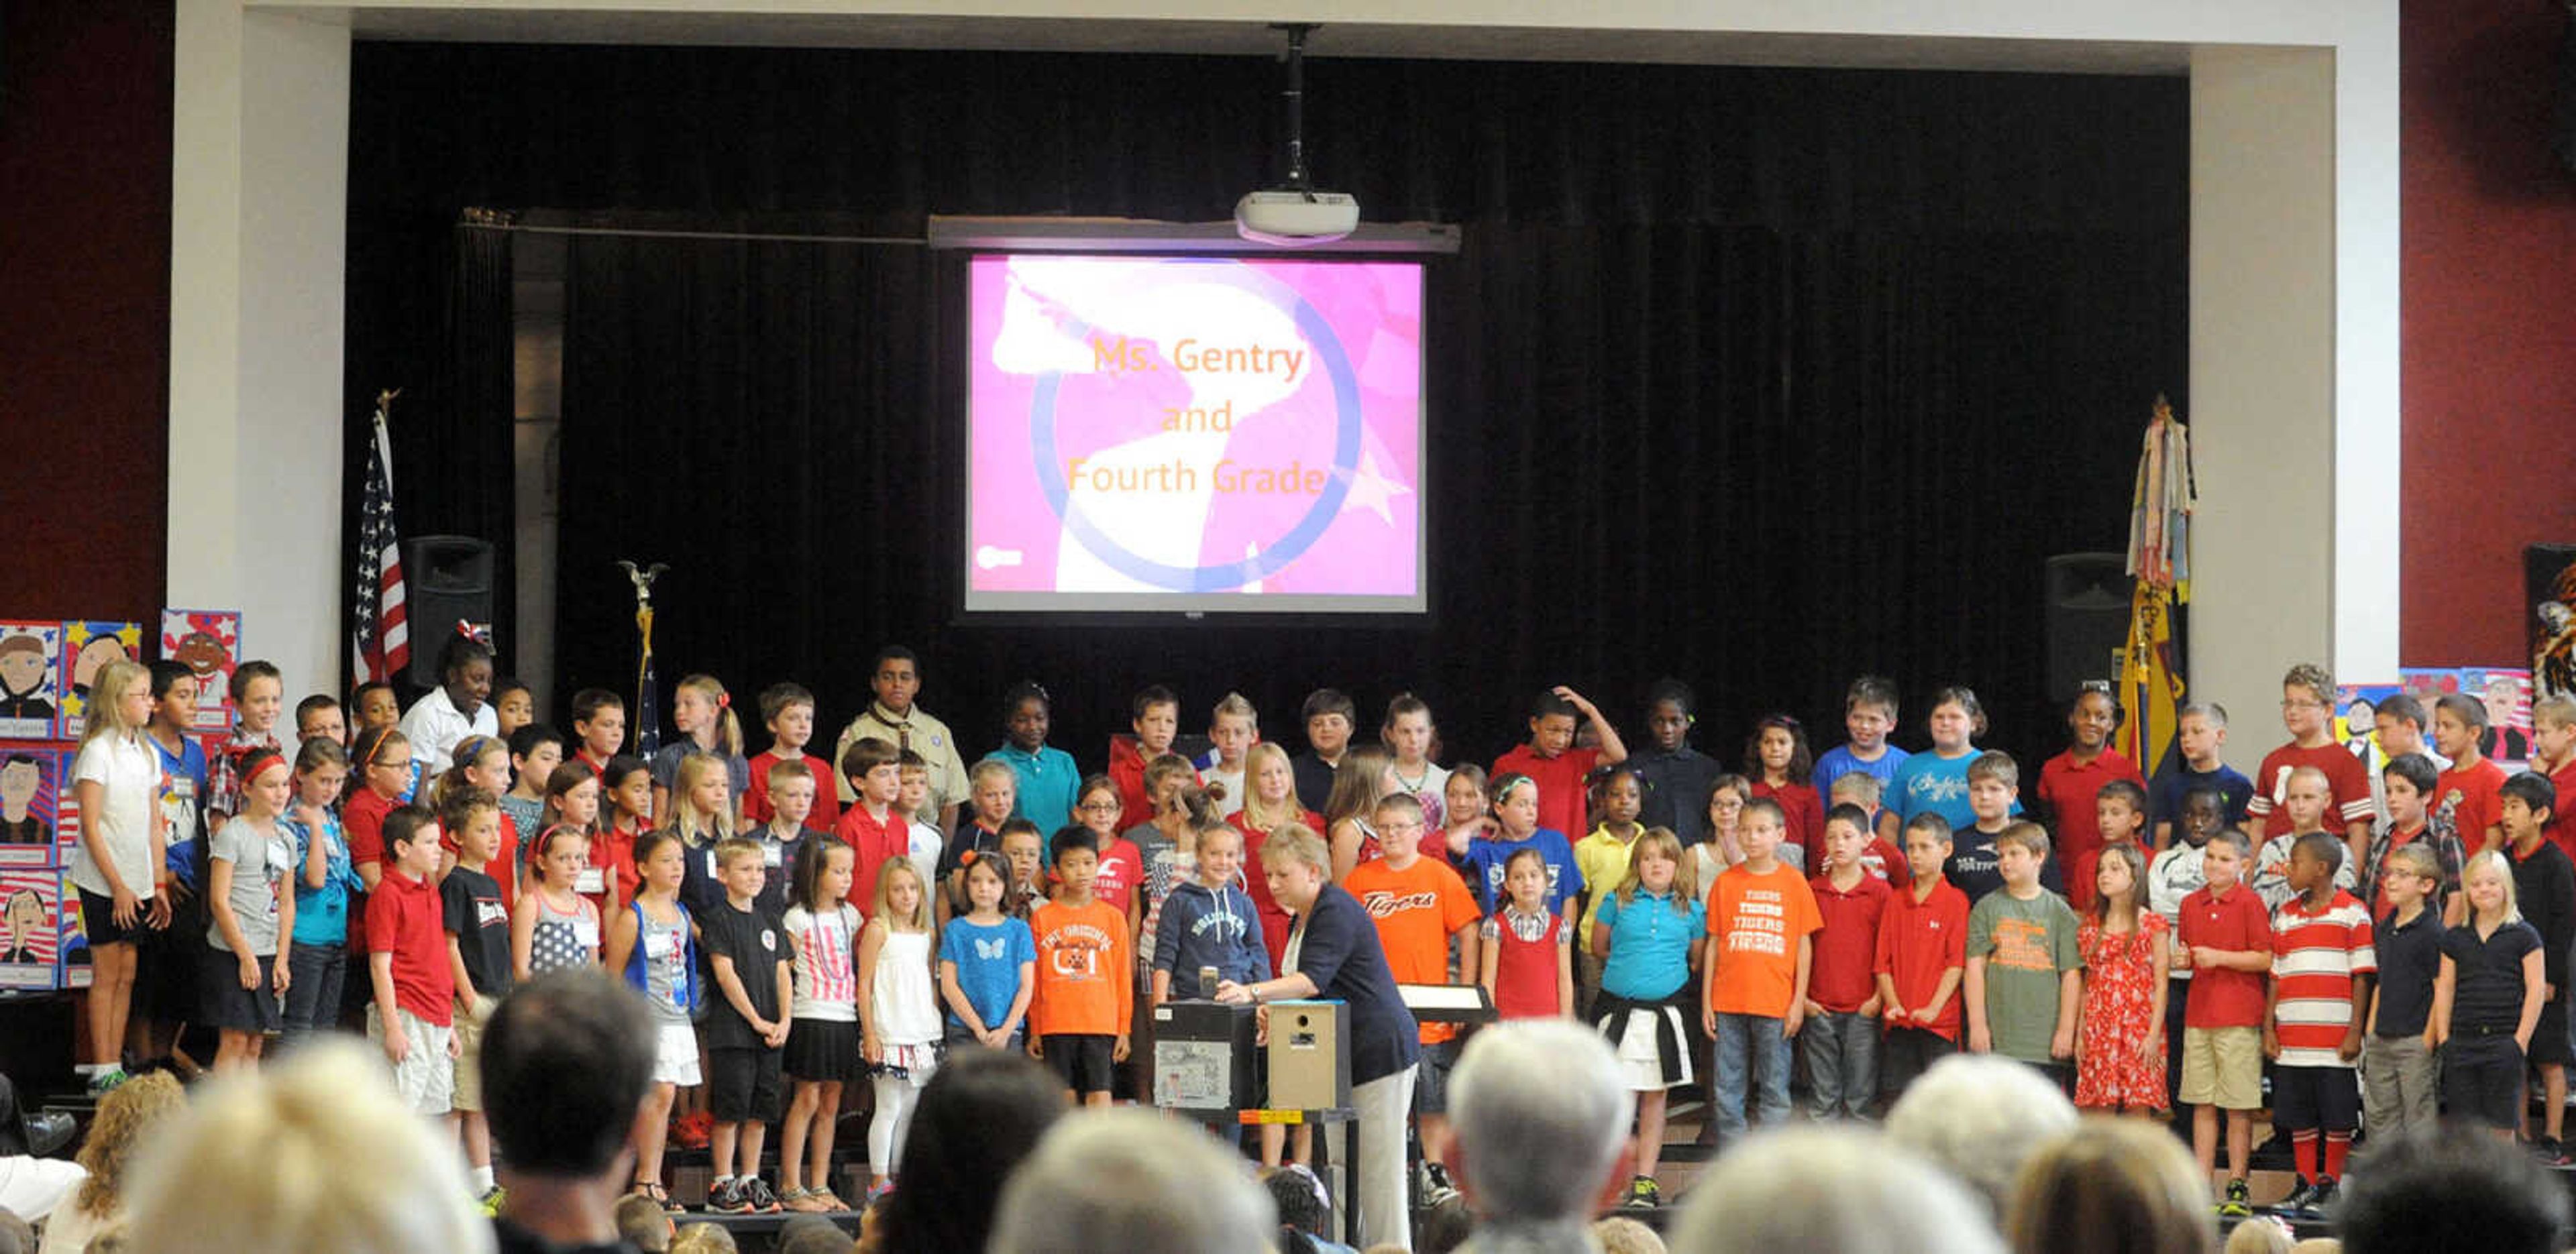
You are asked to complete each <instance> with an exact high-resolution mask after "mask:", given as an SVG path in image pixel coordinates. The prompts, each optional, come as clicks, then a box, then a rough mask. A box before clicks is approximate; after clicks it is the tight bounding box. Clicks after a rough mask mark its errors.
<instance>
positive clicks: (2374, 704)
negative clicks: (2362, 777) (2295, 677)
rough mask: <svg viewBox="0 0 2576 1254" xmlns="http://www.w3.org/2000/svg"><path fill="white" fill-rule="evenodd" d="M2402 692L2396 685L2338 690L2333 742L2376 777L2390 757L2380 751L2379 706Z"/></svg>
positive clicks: (2347, 686) (2350, 686) (2344, 686)
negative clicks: (2359, 760) (2355, 758)
mask: <svg viewBox="0 0 2576 1254" xmlns="http://www.w3.org/2000/svg"><path fill="white" fill-rule="evenodd" d="M2401 691H2403V689H2401V688H2400V687H2399V686H2398V685H2396V684H2393V683H2387V684H2337V685H2336V686H2335V708H2334V738H2335V739H2336V740H2337V741H2340V742H2341V743H2342V744H2343V745H2345V746H2346V747H2347V748H2350V749H2351V750H2352V755H2353V756H2354V757H2357V758H2359V759H2361V762H2362V765H2364V766H2367V767H2369V768H2370V772H2371V774H2373V775H2376V774H2378V773H2379V770H2380V768H2381V767H2384V766H2386V765H2388V754H2387V753H2386V752H2385V751H2384V750H2382V749H2381V748H2380V747H2379V703H2380V702H2382V701H2385V700H2387V699H2389V698H2390V697H2393V696H2396V695H2397V694H2398V693H2399V692H2401Z"/></svg>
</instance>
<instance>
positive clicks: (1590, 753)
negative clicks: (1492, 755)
mask: <svg viewBox="0 0 2576 1254" xmlns="http://www.w3.org/2000/svg"><path fill="white" fill-rule="evenodd" d="M1600 761H1601V751H1600V750H1598V749H1568V750H1566V751H1565V752H1563V753H1560V754H1558V755H1556V756H1555V757H1552V758H1542V757H1540V756H1538V754H1537V753H1536V752H1535V751H1533V750H1532V749H1531V748H1530V747H1529V746H1528V745H1518V746H1515V747H1514V748H1513V749H1512V751H1511V752H1509V753H1506V754H1504V755H1503V756H1501V757H1499V758H1496V759H1494V774H1493V778H1496V779H1500V778H1502V776H1503V775H1504V774H1505V773H1506V772H1517V773H1519V774H1522V775H1527V776H1529V777H1530V778H1531V779H1532V780H1535V781H1537V783H1538V825H1539V826H1540V827H1545V828H1550V829H1553V830H1554V831H1556V832H1557V833H1558V834H1559V835H1562V836H1564V837H1565V840H1566V843H1567V844H1569V845H1570V844H1572V843H1574V842H1575V841H1576V840H1578V839H1580V838H1581V837H1582V835H1583V833H1585V832H1589V831H1591V830H1592V825H1591V824H1590V823H1587V822H1585V821H1584V795H1583V781H1584V779H1585V777H1587V776H1589V775H1591V774H1592V768H1593V766H1594V765H1595V764H1597V763H1599V762H1600Z"/></svg>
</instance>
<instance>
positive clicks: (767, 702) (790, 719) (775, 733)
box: [742, 684, 841, 831]
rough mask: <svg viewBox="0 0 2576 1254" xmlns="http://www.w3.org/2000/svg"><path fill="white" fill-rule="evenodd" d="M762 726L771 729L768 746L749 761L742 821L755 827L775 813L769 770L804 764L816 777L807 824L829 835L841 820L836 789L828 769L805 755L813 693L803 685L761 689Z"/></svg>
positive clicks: (811, 731)
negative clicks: (783, 763)
mask: <svg viewBox="0 0 2576 1254" xmlns="http://www.w3.org/2000/svg"><path fill="white" fill-rule="evenodd" d="M760 721H761V722H762V723H763V724H765V725H766V726H767V727H768V728H769V747H768V748H766V749H763V750H761V751H760V752H759V753H758V754H756V755H754V756H753V757H752V759H751V787H749V788H747V789H745V790H743V794H742V815H743V817H744V818H746V819H749V820H751V822H752V823H754V824H759V823H766V822H768V821H769V816H770V815H771V814H773V813H776V811H774V810H772V809H771V808H770V804H769V768H771V767H773V766H776V765H778V764H779V763H781V762H802V763H804V764H805V769H806V770H809V771H812V772H813V773H814V809H813V812H812V813H810V814H808V815H807V816H806V817H805V822H806V824H807V825H808V826H811V827H815V828H818V829H820V830H823V831H830V830H831V829H832V826H833V825H834V824H836V823H839V822H840V821H841V793H840V789H839V788H837V787H836V786H834V784H833V782H832V768H830V767H828V766H825V765H824V764H823V759H821V758H818V757H815V756H814V755H813V754H810V753H807V752H805V745H806V742H808V741H811V740H812V739H814V694H813V693H811V692H808V691H806V689H805V687H804V686H803V685H801V684H771V685H770V686H768V687H766V688H763V689H761V690H760Z"/></svg>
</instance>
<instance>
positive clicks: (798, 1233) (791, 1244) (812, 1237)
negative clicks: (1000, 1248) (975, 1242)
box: [770, 1183, 998, 1254]
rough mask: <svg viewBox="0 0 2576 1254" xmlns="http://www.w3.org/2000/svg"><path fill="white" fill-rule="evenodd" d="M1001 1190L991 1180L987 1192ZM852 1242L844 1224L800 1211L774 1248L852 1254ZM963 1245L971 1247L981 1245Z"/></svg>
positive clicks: (781, 1253)
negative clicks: (800, 1213) (995, 1188)
mask: <svg viewBox="0 0 2576 1254" xmlns="http://www.w3.org/2000/svg"><path fill="white" fill-rule="evenodd" d="M997 1191H998V1190H994V1189H992V1188H991V1186H990V1185H989V1183H988V1184H987V1186H986V1192H988V1193H990V1192H997ZM852 1244H853V1243H852V1242H851V1240H850V1234H849V1233H846V1232H843V1231H841V1228H840V1225H838V1224H835V1223H833V1222H832V1221H831V1220H829V1219H825V1218H823V1217H822V1216H821V1215H797V1216H793V1217H791V1218H790V1219H788V1221H787V1226H786V1227H783V1228H780V1229H779V1230H778V1244H776V1245H774V1246H772V1247H770V1248H772V1249H774V1250H776V1251H777V1254H850V1248H851V1246H852ZM959 1248H962V1249H970V1250H971V1249H977V1248H980V1247H977V1246H962V1247H959Z"/></svg>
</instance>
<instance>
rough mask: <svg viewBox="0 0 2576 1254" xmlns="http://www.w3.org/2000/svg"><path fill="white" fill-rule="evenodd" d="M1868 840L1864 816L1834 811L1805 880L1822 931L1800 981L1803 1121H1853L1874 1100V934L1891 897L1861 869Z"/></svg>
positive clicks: (1878, 1002)
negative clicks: (1818, 858)
mask: <svg viewBox="0 0 2576 1254" xmlns="http://www.w3.org/2000/svg"><path fill="white" fill-rule="evenodd" d="M1875 839H1876V836H1875V834H1873V833H1872V832H1871V830H1870V821H1869V813H1868V811H1865V810H1863V809H1861V808H1860V807H1859V806H1835V807H1834V808H1833V809H1832V810H1831V811H1829V812H1827V813H1826V815H1825V830H1824V834H1823V839H1821V840H1820V841H1819V842H1818V845H1819V852H1820V853H1821V854H1822V857H1823V860H1824V866H1823V868H1822V869H1821V870H1819V871H1817V872H1816V875H1815V878H1813V879H1811V880H1809V881H1808V883H1807V890H1808V891H1809V892H1810V893H1812V894H1814V896H1815V898H1816V914H1817V916H1818V917H1819V918H1821V919H1822V920H1823V921H1824V927H1823V929H1822V930H1821V931H1819V932H1817V933H1816V958H1815V962H1814V963H1813V964H1812V968H1811V970H1810V971H1809V974H1808V978H1807V1022H1806V1025H1805V1026H1804V1027H1803V1028H1801V1029H1800V1031H1799V1033H1798V1049H1799V1052H1800V1053H1802V1054H1804V1055H1805V1058H1806V1064H1807V1085H1808V1093H1807V1115H1808V1117H1809V1118H1812V1119H1818V1120H1824V1119H1836V1118H1843V1119H1859V1118H1862V1117H1863V1116H1865V1115H1866V1114H1867V1113H1868V1111H1869V1103H1870V1101H1871V1099H1873V1098H1875V1097H1877V1096H1878V1052H1879V1051H1878V1045H1879V1017H1878V1016H1879V1010H1880V1008H1881V1007H1882V1006H1883V1004H1884V1002H1883V999H1882V998H1881V997H1880V995H1879V991H1878V980H1877V978H1876V963H1877V959H1878V934H1879V930H1880V928H1881V926H1882V924H1883V921H1884V919H1885V918H1886V915H1887V903H1888V899H1889V896H1890V894H1891V892H1892V890H1890V889H1889V888H1888V886H1887V881H1886V880H1883V879H1880V878H1878V877H1877V876H1874V875H1871V874H1870V873H1869V868H1867V867H1865V866H1863V865H1861V851H1862V850H1864V849H1866V848H1868V846H1869V842H1870V841H1872V840H1875Z"/></svg>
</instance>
